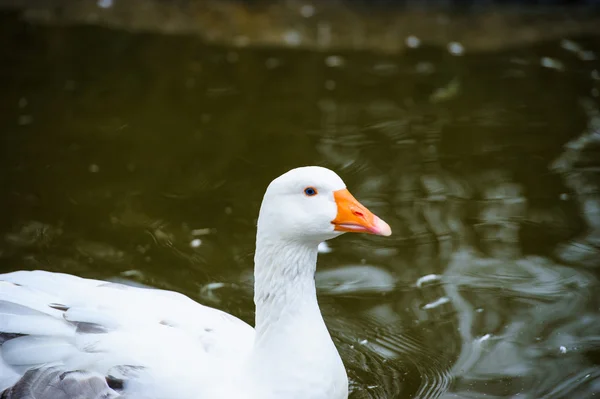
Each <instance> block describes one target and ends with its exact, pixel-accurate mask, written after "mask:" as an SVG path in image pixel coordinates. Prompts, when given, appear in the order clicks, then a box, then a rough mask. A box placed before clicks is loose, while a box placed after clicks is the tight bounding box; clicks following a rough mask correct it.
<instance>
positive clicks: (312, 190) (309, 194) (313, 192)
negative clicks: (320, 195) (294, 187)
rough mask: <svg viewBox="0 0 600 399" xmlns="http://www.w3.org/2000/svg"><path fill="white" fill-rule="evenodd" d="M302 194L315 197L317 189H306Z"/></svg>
mask: <svg viewBox="0 0 600 399" xmlns="http://www.w3.org/2000/svg"><path fill="white" fill-rule="evenodd" d="M304 194H306V195H307V196H309V197H313V196H315V195H317V189H316V188H314V187H306V188H305V189H304Z"/></svg>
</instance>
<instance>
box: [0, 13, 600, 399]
mask: <svg viewBox="0 0 600 399" xmlns="http://www.w3.org/2000/svg"><path fill="white" fill-rule="evenodd" d="M0 22H1V23H0V31H1V33H2V34H1V35H0V42H1V43H0V44H1V45H2V48H4V49H8V51H5V52H3V54H2V55H1V57H2V59H1V60H0V61H1V62H0V84H1V85H2V87H3V94H2V96H0V106H1V108H2V109H3V110H4V111H3V112H2V113H0V126H1V129H2V134H1V135H0V140H1V143H0V151H1V152H2V156H1V157H0V164H1V168H2V169H1V170H2V171H1V172H0V183H1V184H2V187H3V195H2V196H1V197H0V205H1V206H2V208H3V209H4V210H5V212H4V217H3V218H2V219H1V220H0V229H1V233H2V240H1V241H0V268H1V270H2V271H10V270H14V269H21V268H29V269H33V268H44V269H50V270H55V271H64V272H69V273H75V274H78V275H82V276H86V277H96V278H107V279H120V280H125V281H128V282H130V283H136V284H147V285H152V286H157V287H161V288H167V289H175V290H178V291H181V292H184V293H186V294H188V295H190V296H192V297H193V298H195V299H198V300H200V301H202V302H204V303H207V304H210V305H212V306H217V307H219V308H222V309H225V310H227V311H228V312H231V313H233V314H235V315H239V316H240V317H242V318H244V319H246V320H248V321H252V318H253V314H252V312H253V306H252V294H251V291H252V274H251V270H252V257H253V240H254V224H255V218H256V215H257V212H258V205H259V202H260V200H261V197H262V194H263V192H264V189H265V187H266V184H267V183H268V182H269V181H270V180H271V179H272V178H273V177H275V176H277V175H279V174H280V173H282V172H283V171H285V170H287V169H289V168H292V167H295V166H298V165H305V164H321V165H325V166H329V167H332V168H334V169H335V170H336V171H338V172H339V173H340V174H341V175H342V176H343V177H344V179H345V180H346V182H347V183H348V185H349V186H350V188H351V189H352V190H353V191H354V192H355V195H356V197H358V198H360V199H361V200H362V201H363V202H364V203H365V205H367V206H369V207H370V208H373V210H374V211H375V212H376V213H377V214H379V215H381V216H382V217H383V218H384V219H386V220H387V221H389V222H390V224H391V225H392V228H393V229H394V236H392V237H390V238H389V239H381V238H378V237H364V236H363V237H342V238H340V239H337V240H334V241H332V242H330V243H328V246H323V247H322V248H321V252H322V254H321V258H320V271H319V274H318V276H317V282H318V284H319V289H320V292H321V303H322V308H323V312H324V314H325V317H326V319H327V322H328V325H329V327H330V329H331V331H332V334H333V336H334V338H335V340H336V342H337V344H338V346H339V348H340V352H341V353H342V355H343V358H344V360H345V362H346V364H347V366H348V369H349V375H350V377H351V379H352V388H353V395H352V397H355V398H392V397H407V398H408V397H421V398H434V397H441V398H479V397H486V398H509V397H510V398H513V397H520V398H542V397H543V398H574V397H576V398H587V397H593V395H594V393H595V392H600V367H598V362H599V361H600V352H599V347H600V346H599V344H600V313H599V311H598V309H599V307H598V305H599V304H598V295H597V294H596V292H597V291H598V281H597V273H596V269H595V267H597V266H599V265H600V261H599V259H600V256H599V255H600V192H599V191H598V182H599V180H598V172H599V169H598V167H599V164H598V159H600V157H598V152H599V151H598V150H600V133H599V132H600V122H599V120H600V114H599V111H598V110H599V109H600V106H599V105H598V96H599V90H600V64H599V63H598V61H597V60H595V57H588V58H586V59H581V57H577V56H576V55H574V54H573V53H572V52H570V51H569V50H568V48H565V46H564V45H562V46H561V44H560V43H547V44H544V45H540V46H538V47H532V48H519V49H514V50H512V51H508V52H504V53H496V54H487V55H477V54H471V55H469V54H468V53H467V54H465V55H463V56H461V57H456V56H453V55H452V54H449V53H448V52H447V51H446V50H445V49H436V48H426V47H424V48H423V47H422V48H420V49H415V50H414V51H411V52H409V53H407V54H405V55H402V56H382V55H377V54H364V53H360V54H359V53H347V54H325V53H316V52H304V51H280V50H273V49H254V50H251V49H226V48H212V47H206V46H204V45H203V44H202V43H200V42H198V41H197V40H196V39H192V38H186V37H162V36H154V35H141V34H140V35H131V34H125V33H119V32H115V31H109V30H102V29H98V28H68V29H66V28H33V27H30V26H26V25H22V24H20V23H19V22H17V21H16V20H15V19H14V18H12V17H11V16H10V15H5V16H2V20H1V21H0ZM572 43H576V44H577V46H578V48H580V49H583V50H584V51H586V54H598V53H597V52H599V51H600V47H598V45H597V43H595V44H594V43H593V41H591V40H586V39H585V38H575V39H574V41H572ZM583 50H582V51H583ZM332 57H333V58H332ZM558 66H560V67H558Z"/></svg>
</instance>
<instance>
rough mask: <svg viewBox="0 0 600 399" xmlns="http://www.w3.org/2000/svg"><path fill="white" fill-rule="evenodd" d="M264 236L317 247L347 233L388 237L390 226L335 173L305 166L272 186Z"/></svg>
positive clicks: (262, 221) (262, 223)
mask: <svg viewBox="0 0 600 399" xmlns="http://www.w3.org/2000/svg"><path fill="white" fill-rule="evenodd" d="M258 231H259V234H260V235H262V236H264V237H271V238H278V239H280V240H281V239H283V240H286V241H290V242H302V243H307V244H311V245H318V244H319V243H320V242H322V241H325V240H329V239H331V238H335V237H337V236H339V235H341V234H343V233H346V232H353V233H368V234H375V235H381V236H389V235H390V234H391V233H392V230H391V228H390V226H389V225H388V224H387V223H386V222H384V221H383V220H381V219H380V218H379V217H377V216H376V215H374V214H373V213H372V212H371V211H369V210H368V209H367V208H366V207H365V206H363V205H362V204H361V203H360V202H358V200H356V199H355V198H354V197H353V196H352V194H350V192H349V191H348V189H347V188H346V185H345V184H344V181H343V180H342V179H341V178H340V177H339V176H338V175H337V174H336V173H335V172H333V171H331V170H329V169H327V168H323V167H318V166H306V167H301V168H296V169H292V170H290V171H289V172H287V173H284V174H283V175H281V176H279V177H278V178H276V179H275V180H273V181H272V182H271V184H269V186H268V188H267V191H266V193H265V195H264V198H263V202H262V205H261V209H260V213H259V217H258Z"/></svg>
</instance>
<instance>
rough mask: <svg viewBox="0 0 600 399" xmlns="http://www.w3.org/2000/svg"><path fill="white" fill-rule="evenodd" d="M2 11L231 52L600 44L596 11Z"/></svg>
mask: <svg viewBox="0 0 600 399" xmlns="http://www.w3.org/2000/svg"><path fill="white" fill-rule="evenodd" d="M250 3H252V4H250ZM99 4H103V5H104V8H103V7H101V6H99ZM1 9H4V10H6V9H12V10H16V11H17V12H19V13H20V16H21V17H22V18H24V19H25V20H27V21H29V22H31V23H35V24H49V25H82V24H83V25H99V26H106V27H111V28H115V29H124V30H129V31H134V32H161V33H165V34H184V35H195V36H199V37H201V38H202V39H203V40H204V41H206V42H207V43H210V44H219V45H226V46H237V47H243V46H259V47H292V48H294V47H295V48H304V49H311V50H324V51H331V50H366V51H375V52H384V53H401V52H403V51H404V50H406V49H407V48H408V46H409V44H408V43H409V42H410V43H412V44H414V43H415V41H414V40H412V42H411V41H409V40H407V39H408V38H409V37H411V36H412V37H413V38H417V39H418V41H417V42H418V43H419V44H421V45H433V46H448V45H449V44H450V43H452V42H456V43H460V45H461V46H462V48H463V49H464V51H469V52H470V51H476V52H480V51H496V50H500V49H505V48H510V47H514V46H521V45H530V44H535V43H539V42H544V41H550V40H560V39H562V38H567V37H581V36H600V8H599V7H596V6H590V5H583V6H571V7H547V6H527V5H521V6H516V5H511V6H505V7H497V6H492V7H473V6H470V7H450V8H448V7H446V8H440V7H433V8H432V7H427V8H426V7H404V6H393V7H384V6H374V7H370V8H368V9H367V8H365V7H364V5H359V4H356V3H352V4H348V2H337V3H333V2H323V3H319V4H318V5H317V2H316V1H313V2H312V3H310V2H300V1H287V2H282V1H264V2H240V1H233V0H206V1H197V0H182V1H164V0H127V1H126V2H125V1H122V0H112V1H111V0H103V1H96V0H84V1H77V2H74V1H66V0H47V1H18V0H0V10H1Z"/></svg>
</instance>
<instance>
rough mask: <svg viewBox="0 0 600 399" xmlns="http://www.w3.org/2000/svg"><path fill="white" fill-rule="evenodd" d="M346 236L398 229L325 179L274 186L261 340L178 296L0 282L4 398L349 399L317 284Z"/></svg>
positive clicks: (261, 232)
mask: <svg viewBox="0 0 600 399" xmlns="http://www.w3.org/2000/svg"><path fill="white" fill-rule="evenodd" d="M343 232H365V233H371V234H377V235H383V236H388V235H390V234H391V229H390V227H389V225H388V224H386V223H385V222H384V221H382V220H381V219H379V218H378V217H377V216H375V215H374V214H372V213H371V212H370V211H369V210H368V209H366V208H365V207H364V206H362V205H361V204H360V203H359V202H358V201H357V200H356V199H355V198H354V197H353V196H352V195H351V194H350V193H349V192H348V190H347V189H346V186H345V184H344V182H343V181H342V179H341V178H340V177H339V176H338V175H336V174H335V173H334V172H332V171H330V170H328V169H325V168H322V167H315V166H309V167H303V168H297V169H293V170H291V171H289V172H287V173H285V174H284V175H282V176H280V177H278V178H277V179H275V180H273V182H272V183H271V184H270V185H269V187H268V188H267V191H266V193H265V196H264V198H263V202H262V205H261V208H260V215H259V218H258V227H257V235H256V254H255V257H254V263H255V272H254V273H255V295H254V302H255V304H256V328H255V329H253V328H252V327H250V326H249V325H247V324H246V323H244V322H243V321H241V320H239V319H237V318H235V317H233V316H231V315H229V314H227V313H224V312H221V311H219V310H215V309H212V308H208V307H205V306H202V305H200V304H198V303H196V302H194V301H192V300H191V299H189V298H188V297H186V296H184V295H181V294H178V293H175V292H170V291H162V290H156V289H145V288H136V287H129V286H125V285H120V284H115V283H107V282H103V281H98V280H90V279H82V278H79V277H75V276H71V275H66V274H59V273H48V272H43V271H32V272H30V271H18V272H14V273H8V274H3V275H0V345H1V346H0V392H2V391H3V390H6V391H5V393H4V395H6V396H5V397H7V398H32V399H33V398H35V399H40V398H43V399H47V398H53V399H58V398H61V399H62V398H65V399H71V398H82V397H84V396H83V395H85V397H86V398H96V397H97V398H111V397H120V395H122V396H123V397H126V398H135V399H138V398H144V399H167V398H168V399H174V398H176V399H188V398H189V399H212V398H247V399H259V398H260V399H283V398H285V399H294V398H297V399H342V398H347V396H348V380H347V376H346V371H345V368H344V365H343V363H342V361H341V359H340V356H339V354H338V352H337V350H336V348H335V346H334V344H333V341H332V340H331V337H330V335H329V333H328V331H327V328H326V326H325V323H324V322H323V318H322V316H321V312H320V310H319V305H318V303H317V295H316V289H315V281H314V274H315V269H316V262H317V247H318V245H319V243H320V242H322V241H324V240H328V239H331V238H334V237H337V236H339V235H340V234H342V233H343ZM76 370H84V371H83V372H79V371H77V372H71V371H76ZM106 380H108V381H109V382H110V385H111V386H112V388H114V390H113V389H111V388H108V385H107V384H106ZM17 381H19V383H17ZM50 382H52V383H50ZM16 383H17V384H16ZM15 384H16V385H15ZM11 387H12V390H11ZM85 389H87V390H89V392H83V390H85ZM59 391H60V392H59ZM24 392H26V393H24ZM11 395H12V396H11ZM27 395H29V396H27ZM77 395H80V396H77ZM0 396H1V394H0ZM3 397H4V396H3Z"/></svg>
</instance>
